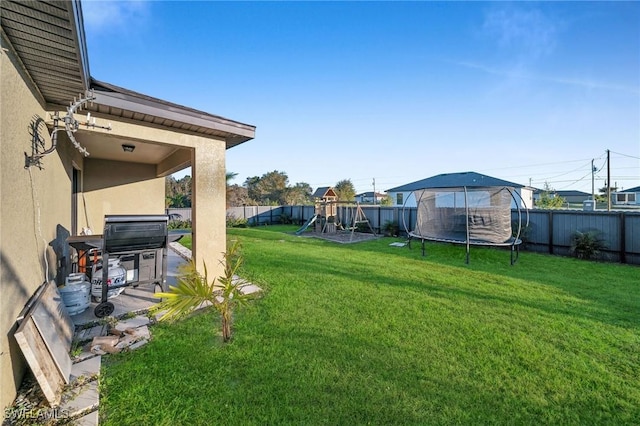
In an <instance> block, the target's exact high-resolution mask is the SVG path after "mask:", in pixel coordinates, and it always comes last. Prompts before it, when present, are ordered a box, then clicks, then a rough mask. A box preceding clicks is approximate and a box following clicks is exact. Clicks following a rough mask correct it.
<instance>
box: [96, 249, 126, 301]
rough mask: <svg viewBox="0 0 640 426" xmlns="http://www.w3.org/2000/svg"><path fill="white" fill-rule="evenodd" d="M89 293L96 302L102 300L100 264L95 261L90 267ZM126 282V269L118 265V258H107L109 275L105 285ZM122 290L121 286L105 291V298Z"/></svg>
mask: <svg viewBox="0 0 640 426" xmlns="http://www.w3.org/2000/svg"><path fill="white" fill-rule="evenodd" d="M91 271H92V274H91V295H92V296H93V297H95V298H96V300H97V301H98V302H103V300H102V264H101V263H96V264H95V265H93V268H91ZM126 282H127V270H126V269H125V268H124V267H122V266H120V259H115V258H114V259H109V277H108V279H107V287H109V286H112V285H122V284H125V283H126ZM123 290H124V288H123V287H120V288H115V289H113V290H111V289H110V290H108V291H107V299H111V298H112V297H116V296H117V295H119V294H120V293H122V291H123Z"/></svg>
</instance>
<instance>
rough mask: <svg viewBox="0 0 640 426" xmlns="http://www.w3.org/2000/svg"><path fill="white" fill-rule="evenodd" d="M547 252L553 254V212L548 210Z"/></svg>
mask: <svg viewBox="0 0 640 426" xmlns="http://www.w3.org/2000/svg"><path fill="white" fill-rule="evenodd" d="M548 216H549V254H553V212H551V211H550V212H549V215H548Z"/></svg>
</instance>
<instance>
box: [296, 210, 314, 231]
mask: <svg viewBox="0 0 640 426" xmlns="http://www.w3.org/2000/svg"><path fill="white" fill-rule="evenodd" d="M317 218H318V215H317V214H316V215H313V216H312V217H311V218H309V220H307V221H306V222H305V224H304V225H302V228H300V229H298V230H297V231H296V235H300V234H302V233H303V232H304V231H306V229H307V228H308V227H309V226H311V224H312V223H313V222H315V221H316V219H317Z"/></svg>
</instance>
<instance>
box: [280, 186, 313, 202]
mask: <svg viewBox="0 0 640 426" xmlns="http://www.w3.org/2000/svg"><path fill="white" fill-rule="evenodd" d="M311 193H312V190H311V186H310V185H309V184H308V183H306V182H298V183H296V184H295V185H294V186H291V187H288V188H286V189H285V191H284V194H283V197H282V201H283V204H285V205H298V204H309V203H310V202H311Z"/></svg>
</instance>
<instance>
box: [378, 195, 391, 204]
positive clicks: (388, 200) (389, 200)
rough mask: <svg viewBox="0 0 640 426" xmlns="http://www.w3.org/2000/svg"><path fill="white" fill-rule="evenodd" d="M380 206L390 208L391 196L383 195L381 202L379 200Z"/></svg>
mask: <svg viewBox="0 0 640 426" xmlns="http://www.w3.org/2000/svg"><path fill="white" fill-rule="evenodd" d="M380 205H381V206H392V205H393V200H392V199H391V196H390V195H389V194H387V195H385V196H384V198H383V199H382V200H380Z"/></svg>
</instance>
